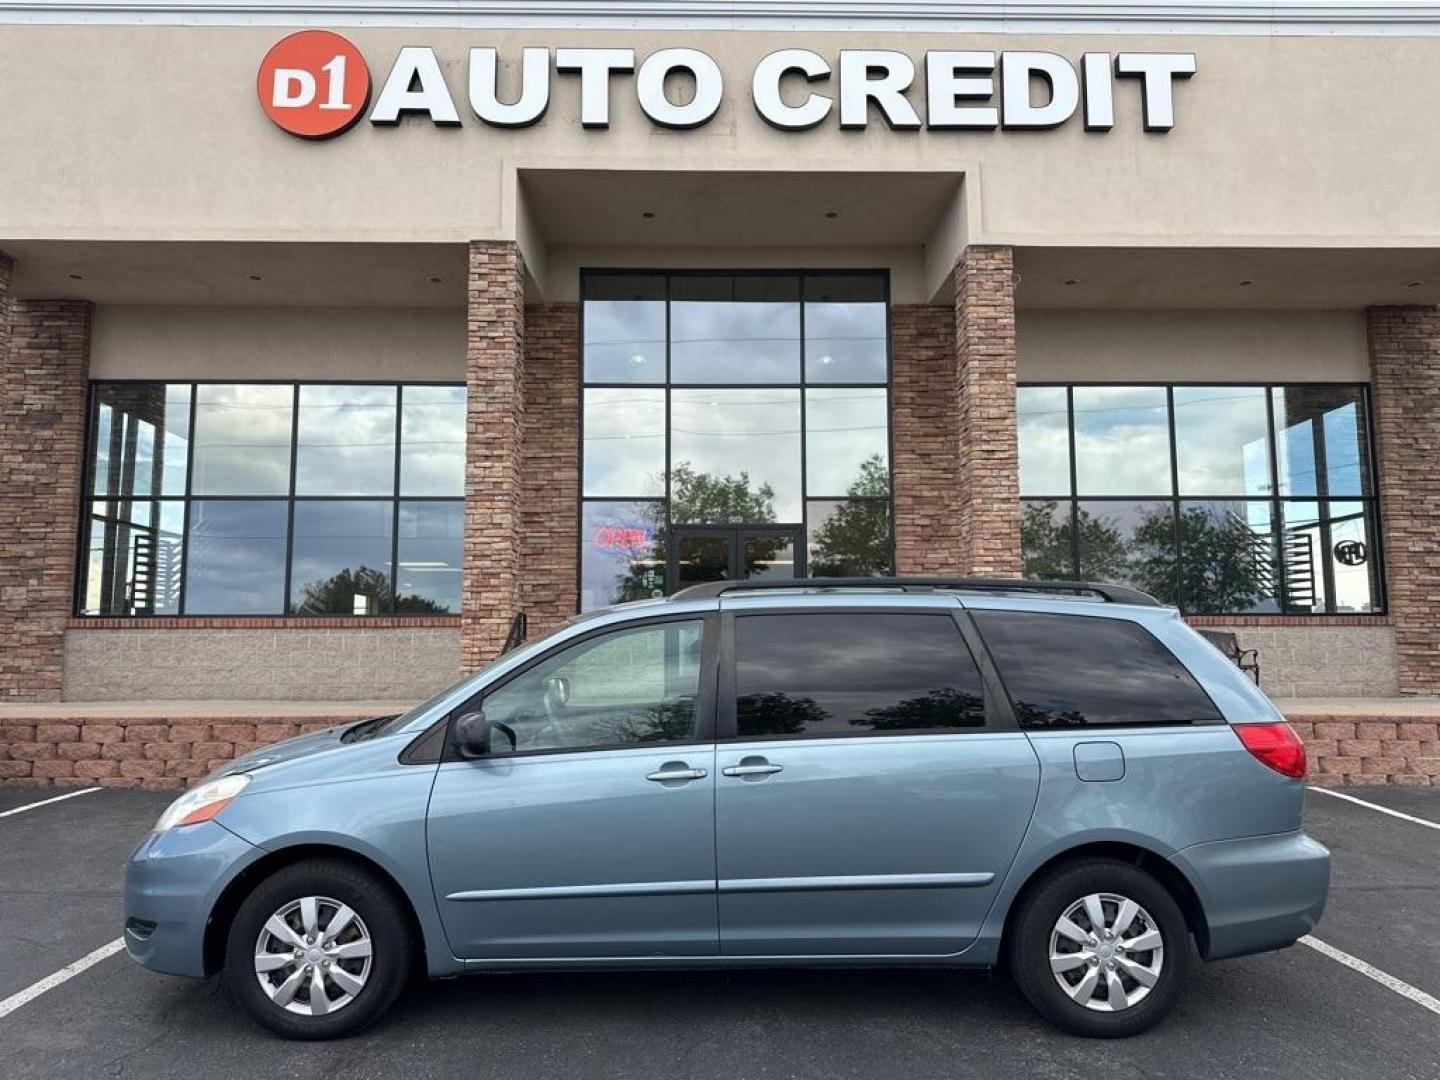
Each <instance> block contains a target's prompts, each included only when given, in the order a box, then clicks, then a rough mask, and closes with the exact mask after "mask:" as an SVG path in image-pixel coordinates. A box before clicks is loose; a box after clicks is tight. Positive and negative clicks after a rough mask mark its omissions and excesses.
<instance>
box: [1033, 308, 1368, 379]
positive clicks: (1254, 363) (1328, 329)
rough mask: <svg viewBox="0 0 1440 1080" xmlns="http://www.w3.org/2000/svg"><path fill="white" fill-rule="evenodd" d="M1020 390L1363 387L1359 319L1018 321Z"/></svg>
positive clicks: (1244, 315) (1281, 314) (1039, 313)
mask: <svg viewBox="0 0 1440 1080" xmlns="http://www.w3.org/2000/svg"><path fill="white" fill-rule="evenodd" d="M1016 333H1017V337H1018V342H1019V350H1020V381H1021V382H1047V381H1055V382H1060V381H1066V382H1072V381H1073V382H1096V381H1102V380H1107V379H1113V380H1115V381H1117V382H1136V381H1142V382H1143V381H1155V380H1174V381H1185V380H1196V381H1205V382H1213V381H1223V380H1226V379H1234V380H1236V381H1239V382H1254V381H1257V380H1264V379H1268V380H1274V381H1277V382H1285V381H1294V382H1316V381H1328V380H1333V381H1337V382H1345V381H1349V382H1368V381H1369V380H1370V359H1369V353H1368V352H1367V349H1366V343H1365V313H1364V312H1363V311H1358V310H1357V311H1243V310H1237V309H1231V310H1226V311H1134V310H1132V311H1116V310H1110V311H1078V310H1077V311H1068V310H1054V309H1051V310H1037V309H1029V308H1025V309H1022V310H1021V311H1020V315H1019V318H1018V319H1017V320H1016Z"/></svg>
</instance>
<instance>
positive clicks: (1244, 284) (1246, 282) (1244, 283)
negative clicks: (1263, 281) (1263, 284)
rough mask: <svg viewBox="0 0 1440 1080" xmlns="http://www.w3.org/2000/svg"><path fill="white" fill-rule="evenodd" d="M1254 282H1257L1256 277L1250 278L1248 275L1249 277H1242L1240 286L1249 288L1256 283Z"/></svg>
mask: <svg viewBox="0 0 1440 1080" xmlns="http://www.w3.org/2000/svg"><path fill="white" fill-rule="evenodd" d="M1254 284H1255V279H1254V278H1248V277H1247V278H1241V279H1240V287H1241V288H1242V289H1248V288H1249V287H1250V286H1251V285H1254Z"/></svg>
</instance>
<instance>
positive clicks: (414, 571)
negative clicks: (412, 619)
mask: <svg viewBox="0 0 1440 1080" xmlns="http://www.w3.org/2000/svg"><path fill="white" fill-rule="evenodd" d="M398 532H399V537H398V539H397V541H396V556H397V561H396V570H395V612H396V614H400V615H443V614H445V613H446V612H456V611H459V610H460V555H461V550H462V542H463V540H464V537H465V508H464V504H462V503H459V502H450V501H449V500H446V501H438V500H429V501H425V502H411V501H409V500H401V502H400V520H399V528H398Z"/></svg>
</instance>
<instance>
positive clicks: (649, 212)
mask: <svg viewBox="0 0 1440 1080" xmlns="http://www.w3.org/2000/svg"><path fill="white" fill-rule="evenodd" d="M640 216H641V217H643V218H644V219H645V220H646V221H649V220H650V219H651V218H653V217H654V216H655V211H654V210H641V211H640Z"/></svg>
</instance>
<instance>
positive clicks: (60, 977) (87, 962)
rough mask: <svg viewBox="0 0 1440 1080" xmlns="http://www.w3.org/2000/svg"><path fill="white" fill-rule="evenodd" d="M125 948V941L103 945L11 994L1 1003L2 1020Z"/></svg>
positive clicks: (0, 1015) (0, 1016)
mask: <svg viewBox="0 0 1440 1080" xmlns="http://www.w3.org/2000/svg"><path fill="white" fill-rule="evenodd" d="M123 948H125V939H124V938H116V939H115V940H114V941H112V942H110V943H109V944H108V945H101V946H100V948H98V949H96V950H95V951H94V952H92V953H87V954H86V955H84V956H82V957H81V958H80V959H79V960H76V961H75V962H74V963H73V964H66V965H65V966H64V967H63V968H61V969H60V970H59V971H57V972H54V973H53V974H50V975H46V976H45V978H43V979H41V980H40V981H39V982H37V983H31V984H30V985H29V986H27V987H26V988H25V989H24V990H21V991H20V992H19V993H16V994H11V995H10V996H9V997H8V998H6V999H5V1000H4V1001H0V1019H3V1018H5V1017H6V1016H9V1015H10V1014H11V1013H12V1012H14V1011H15V1010H16V1009H18V1008H20V1006H21V1005H24V1004H25V1003H26V1002H29V1001H34V1000H35V999H36V998H37V997H39V996H40V995H41V994H43V993H45V991H47V990H53V989H55V987H57V986H59V985H60V984H61V983H63V982H67V981H69V980H70V979H73V978H74V977H75V976H76V975H79V974H80V973H81V972H82V971H84V970H86V969H87V968H91V967H94V966H95V965H96V964H98V963H99V962H100V961H101V960H104V959H106V958H107V957H110V956H114V955H115V954H116V953H117V952H119V951H120V950H121V949H123Z"/></svg>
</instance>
